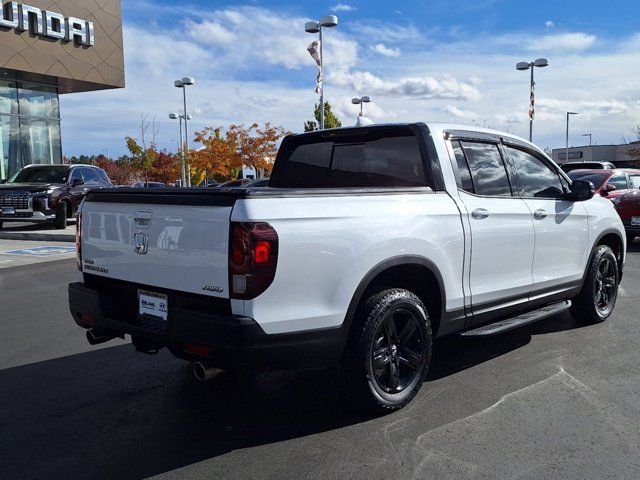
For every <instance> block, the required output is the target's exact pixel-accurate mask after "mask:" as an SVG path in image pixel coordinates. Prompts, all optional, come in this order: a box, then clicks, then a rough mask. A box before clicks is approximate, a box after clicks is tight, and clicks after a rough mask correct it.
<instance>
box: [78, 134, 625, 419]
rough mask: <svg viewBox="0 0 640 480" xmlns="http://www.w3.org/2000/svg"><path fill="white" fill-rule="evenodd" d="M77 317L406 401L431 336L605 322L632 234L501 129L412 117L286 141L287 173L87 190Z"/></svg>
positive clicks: (83, 322)
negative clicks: (568, 317) (569, 321)
mask: <svg viewBox="0 0 640 480" xmlns="http://www.w3.org/2000/svg"><path fill="white" fill-rule="evenodd" d="M77 247H78V267H79V269H80V270H81V272H82V282H81V283H74V284H71V285H70V286H69V303H70V309H71V313H72V315H73V317H74V319H75V321H76V323H77V324H78V325H80V326H81V327H84V328H86V329H88V331H87V337H88V339H89V341H90V342H91V343H93V344H95V343H101V342H105V341H108V340H110V339H112V338H114V337H116V336H118V337H123V336H124V335H125V334H128V335H130V336H131V337H132V341H133V344H134V345H135V347H136V348H137V349H138V350H139V351H142V352H147V353H153V352H157V350H158V349H160V348H162V347H167V348H168V349H169V350H170V351H171V352H172V353H173V354H174V355H175V356H177V357H179V358H182V359H185V360H188V361H191V362H194V371H195V373H196V376H198V377H199V378H201V379H204V378H208V377H209V376H210V374H211V372H212V371H213V370H214V369H215V368H220V369H224V370H234V369H258V370H271V369H290V368H312V367H337V369H338V372H339V374H340V375H341V377H343V378H344V380H345V385H346V387H347V388H346V391H348V392H349V395H350V396H351V397H352V398H353V399H354V400H356V401H357V402H358V404H359V405H360V406H362V407H363V408H371V409H375V410H382V411H388V410H393V409H397V408H400V407H402V406H404V405H406V404H407V403H408V402H409V401H410V400H411V399H412V398H413V397H414V396H415V395H416V393H417V391H418V390H419V389H420V386H421V384H422V382H423V380H424V378H425V375H426V372H427V368H428V366H429V362H430V357H431V351H432V345H433V341H434V339H436V338H439V337H443V336H445V335H449V334H453V333H459V334H462V335H493V334H496V333H499V332H503V331H506V330H509V329H512V328H516V327H519V326H521V325H524V324H528V323H531V322H533V321H537V320H540V319H542V318H545V317H549V316H552V315H555V314H557V313H560V312H562V311H565V310H567V309H569V308H571V309H572V312H573V314H574V316H576V318H577V319H578V320H579V321H584V322H599V321H603V320H605V319H606V318H607V317H609V315H611V312H612V310H613V308H614V304H615V301H616V296H617V289H618V284H619V282H620V280H621V277H622V269H623V265H624V258H625V249H626V237H625V232H624V227H623V225H622V222H621V220H620V218H619V216H618V214H617V213H616V211H615V210H614V207H613V205H612V204H611V202H610V201H609V200H607V199H605V198H602V197H600V196H596V197H594V196H593V185H592V184H591V183H589V182H582V181H574V182H571V180H570V179H569V178H568V177H567V176H566V175H565V174H564V172H563V171H562V170H560V168H559V167H558V166H557V165H555V164H554V163H553V162H552V161H551V160H550V159H549V158H548V157H547V156H546V155H545V154H544V153H543V152H542V151H541V150H540V149H538V148H537V147H535V146H534V145H532V144H531V143H528V142H526V141H524V140H522V139H520V138H517V137H514V136H512V135H509V134H506V133H500V132H496V131H492V130H487V129H482V128H477V127H467V126H460V125H448V124H424V123H413V124H397V125H376V126H367V127H358V128H344V129H335V130H325V131H320V132H312V133H305V134H301V135H293V136H289V137H287V138H285V139H284V140H283V142H282V145H281V148H280V151H279V153H278V156H277V159H276V161H275V165H274V169H273V174H272V177H271V180H270V184H269V187H267V188H260V189H258V188H256V189H164V190H150V189H140V190H138V191H135V190H131V189H112V190H102V191H95V192H91V193H89V195H88V196H87V198H86V199H85V201H84V204H83V205H82V207H81V212H80V216H79V221H78V235H77Z"/></svg>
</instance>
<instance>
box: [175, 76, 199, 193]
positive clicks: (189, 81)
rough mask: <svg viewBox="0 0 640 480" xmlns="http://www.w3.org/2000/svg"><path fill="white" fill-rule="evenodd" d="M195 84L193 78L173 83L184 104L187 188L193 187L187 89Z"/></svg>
mask: <svg viewBox="0 0 640 480" xmlns="http://www.w3.org/2000/svg"><path fill="white" fill-rule="evenodd" d="M195 83H196V81H195V80H194V79H193V78H191V77H183V78H181V79H180V80H176V81H175V82H173V84H174V85H175V86H176V87H177V88H181V89H182V99H183V102H184V115H183V116H182V118H183V119H184V140H185V142H184V143H185V147H184V149H183V150H182V157H183V158H184V161H183V163H184V169H185V175H186V177H185V180H186V184H187V187H190V186H191V173H190V168H189V167H190V165H189V126H188V123H187V120H189V119H190V118H191V117H190V116H189V115H187V87H188V86H190V85H194V84H195ZM181 138H182V137H181Z"/></svg>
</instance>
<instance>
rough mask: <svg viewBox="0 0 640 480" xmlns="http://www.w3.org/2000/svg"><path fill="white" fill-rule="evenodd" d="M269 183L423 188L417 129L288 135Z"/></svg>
mask: <svg viewBox="0 0 640 480" xmlns="http://www.w3.org/2000/svg"><path fill="white" fill-rule="evenodd" d="M270 185H272V186H275V187H287V188H332V187H338V188H339V187H420V186H432V184H431V182H430V181H427V178H426V175H425V169H424V164H423V160H422V156H421V154H420V147H419V143H418V139H417V137H416V136H415V133H414V132H413V131H412V130H411V129H410V128H407V127H385V128H372V129H361V130H351V131H344V132H337V134H336V132H334V133H331V132H329V133H327V134H321V133H317V134H311V135H299V136H296V137H289V138H288V139H286V140H285V141H284V142H283V145H282V147H281V149H280V153H279V155H278V159H277V162H276V170H275V171H274V175H273V176H272V179H271V183H270Z"/></svg>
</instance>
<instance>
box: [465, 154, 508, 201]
mask: <svg viewBox="0 0 640 480" xmlns="http://www.w3.org/2000/svg"><path fill="white" fill-rule="evenodd" d="M460 144H461V145H462V149H463V151H464V154H465V157H466V159H467V161H468V163H469V169H470V171H471V178H472V179H473V185H474V187H475V191H476V194H478V195H484V196H491V197H510V196H511V184H510V182H509V177H508V175H507V169H506V167H505V164H504V160H503V159H502V155H500V150H499V149H498V146H497V145H496V144H494V143H480V142H460Z"/></svg>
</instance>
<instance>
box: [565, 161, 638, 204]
mask: <svg viewBox="0 0 640 480" xmlns="http://www.w3.org/2000/svg"><path fill="white" fill-rule="evenodd" d="M637 174H640V170H632V169H628V168H625V169H620V168H616V169H614V170H587V169H584V170H572V171H570V172H569V173H568V174H567V175H569V178H571V180H586V181H588V182H591V183H593V185H594V186H595V187H596V194H599V195H602V196H603V197H607V198H608V199H610V200H613V199H614V198H617V197H620V196H622V195H624V194H625V193H628V192H630V191H633V190H637V187H635V185H634V182H633V181H632V178H631V175H637Z"/></svg>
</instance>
